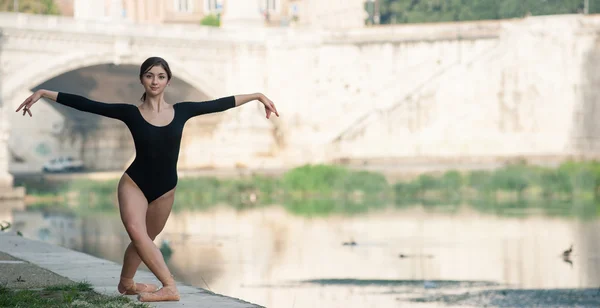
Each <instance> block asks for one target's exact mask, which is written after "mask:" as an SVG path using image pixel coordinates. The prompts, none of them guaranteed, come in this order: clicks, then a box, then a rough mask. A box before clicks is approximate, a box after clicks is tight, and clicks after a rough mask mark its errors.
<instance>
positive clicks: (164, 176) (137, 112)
mask: <svg viewBox="0 0 600 308" xmlns="http://www.w3.org/2000/svg"><path fill="white" fill-rule="evenodd" d="M171 76H172V75H171V70H170V69H169V65H168V63H167V62H166V61H165V60H164V59H162V58H159V57H151V58H148V59H147V60H146V61H144V63H142V65H141V67H140V75H139V78H140V82H141V84H142V85H143V86H144V90H145V93H144V95H142V98H141V101H142V104H140V105H139V106H135V105H132V104H107V103H101V102H97V101H93V100H90V99H87V98H85V97H82V96H78V95H74V94H69V93H64V92H53V91H48V90H38V91H36V92H35V93H33V94H32V95H31V96H30V97H28V98H27V99H26V100H25V101H24V102H23V103H22V104H21V105H20V106H19V108H18V109H17V110H16V111H17V112H19V111H20V110H21V109H22V110H23V115H25V114H26V113H28V114H29V116H30V117H31V116H32V114H31V107H32V106H33V104H35V102H37V101H38V100H39V99H40V98H41V97H45V98H48V99H50V100H53V101H55V102H57V103H59V104H63V105H65V106H69V107H72V108H75V109H78V110H80V111H84V112H90V113H94V114H98V115H101V116H105V117H110V118H114V119H118V120H121V121H123V122H124V123H125V124H126V125H127V127H128V128H129V130H130V131H131V135H132V137H133V141H134V145H135V151H136V157H135V160H134V161H133V162H132V163H131V165H130V166H129V167H128V168H127V170H125V173H124V174H123V176H122V177H121V179H120V181H119V184H118V187H117V196H118V201H119V211H120V214H121V220H122V221H123V224H124V226H125V229H126V230H127V233H128V234H129V237H130V238H131V243H130V244H129V246H128V247H127V249H126V250H125V257H124V259H123V268H122V271H121V279H120V282H119V284H118V286H117V289H118V291H119V292H120V293H121V294H128V295H133V294H138V299H139V300H140V301H144V302H154V301H178V300H179V292H178V290H177V287H176V285H175V280H174V279H173V277H172V275H171V273H170V271H169V269H168V268H167V265H166V263H165V261H164V259H163V257H162V254H161V252H160V250H159V249H158V247H156V245H154V242H153V240H154V239H155V238H156V236H157V235H158V234H159V233H160V232H161V231H162V229H163V227H164V226H165V223H166V221H167V218H168V217H169V214H170V212H171V208H172V206H173V200H174V198H175V189H176V186H177V170H176V167H177V159H178V156H179V147H180V143H181V135H182V132H183V127H184V125H185V122H186V121H187V120H188V119H190V118H192V117H195V116H198V115H202V114H207V113H213V112H221V111H225V110H227V109H230V108H233V107H237V106H241V105H243V104H245V103H248V102H250V101H254V100H258V101H260V102H261V103H262V104H263V105H264V106H265V111H266V117H267V119H269V118H270V116H271V114H275V115H277V116H279V113H278V112H277V109H276V108H275V105H274V104H273V102H272V101H271V100H269V99H268V98H267V97H266V96H265V95H263V94H260V93H256V94H244V95H235V96H228V97H223V98H219V99H216V100H212V101H206V102H180V103H177V104H174V105H170V104H167V102H165V100H164V91H165V89H166V87H167V86H168V85H169V82H170V81H171ZM142 261H143V262H144V264H146V265H147V266H148V268H149V269H150V270H151V271H152V273H154V275H156V277H157V278H158V279H159V280H160V282H161V283H162V288H160V289H159V288H158V286H156V285H152V284H144V283H135V282H134V281H133V277H134V275H135V272H136V270H137V268H138V266H139V265H140V263H141V262H142Z"/></svg>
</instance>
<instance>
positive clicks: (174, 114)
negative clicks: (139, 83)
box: [133, 104, 177, 128]
mask: <svg viewBox="0 0 600 308" xmlns="http://www.w3.org/2000/svg"><path fill="white" fill-rule="evenodd" d="M175 105H176V104H175ZM175 105H173V119H171V122H169V123H167V124H165V125H162V126H158V125H154V124H152V123H150V122H148V120H146V118H144V115H142V111H141V110H140V108H138V107H137V106H135V105H134V106H133V107H135V110H136V112H137V114H138V115H139V116H140V118H141V119H142V121H144V122H146V124H148V125H150V126H152V127H156V128H165V127H167V126H169V125H171V124H173V122H175V116H176V115H177V114H176V113H177V111H176V110H175Z"/></svg>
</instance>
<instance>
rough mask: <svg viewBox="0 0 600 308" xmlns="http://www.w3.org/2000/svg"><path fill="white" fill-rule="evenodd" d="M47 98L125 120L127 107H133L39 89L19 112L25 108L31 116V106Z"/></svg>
mask: <svg viewBox="0 0 600 308" xmlns="http://www.w3.org/2000/svg"><path fill="white" fill-rule="evenodd" d="M42 97H44V98H47V99H50V100H52V101H55V102H57V103H59V104H61V105H65V106H68V107H71V108H74V109H77V110H80V111H84V112H89V113H93V114H98V115H102V116H105V117H109V118H114V119H119V120H124V117H125V116H126V115H127V114H128V112H127V110H126V109H127V108H129V107H133V106H132V105H131V106H130V105H127V104H107V103H101V102H97V101H93V100H91V99H88V98H86V97H83V96H80V95H75V94H70V93H65V92H56V91H49V90H37V91H35V93H33V94H32V95H31V96H29V97H28V98H27V99H26V100H25V101H24V102H23V103H22V104H21V105H20V106H19V108H17V112H19V110H21V109H23V115H25V113H29V116H30V117H31V116H32V114H31V106H33V104H35V103H36V102H37V101H38V100H39V99H40V98H42Z"/></svg>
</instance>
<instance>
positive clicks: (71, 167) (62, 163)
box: [43, 156, 83, 172]
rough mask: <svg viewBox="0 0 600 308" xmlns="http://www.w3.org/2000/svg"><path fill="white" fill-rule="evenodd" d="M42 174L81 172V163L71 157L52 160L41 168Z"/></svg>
mask: <svg viewBox="0 0 600 308" xmlns="http://www.w3.org/2000/svg"><path fill="white" fill-rule="evenodd" d="M43 170H44V172H69V171H81V170H83V162H82V161H81V160H78V159H74V158H73V157H71V156H60V157H57V158H54V159H52V160H50V161H48V162H47V163H45V164H44V166H43Z"/></svg>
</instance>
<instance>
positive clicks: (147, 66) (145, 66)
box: [140, 57, 173, 102]
mask: <svg viewBox="0 0 600 308" xmlns="http://www.w3.org/2000/svg"><path fill="white" fill-rule="evenodd" d="M157 65H160V66H162V68H164V69H165V71H166V72H167V79H168V80H171V76H173V75H172V74H171V69H170V68H169V63H167V61H165V59H163V58H161V57H150V58H148V59H146V61H144V63H142V66H140V81H141V80H142V76H144V74H146V73H147V72H148V71H149V70H151V69H152V68H153V67H155V66H157ZM145 99H146V92H144V94H143V95H142V98H140V100H141V101H142V102H143V101H144V100H145Z"/></svg>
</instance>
